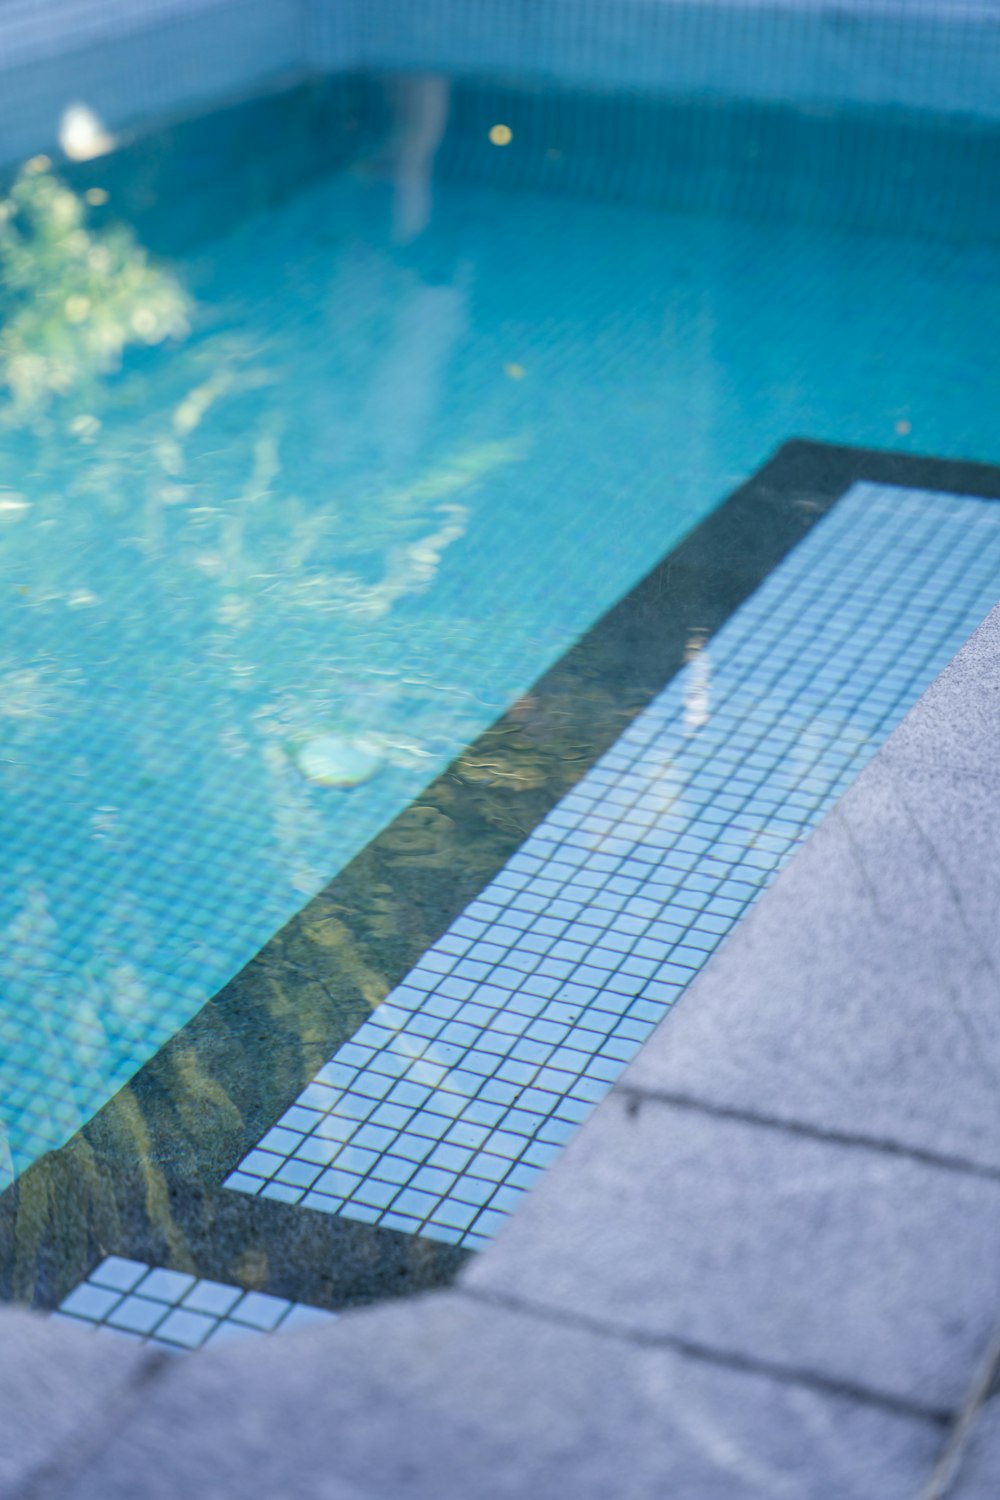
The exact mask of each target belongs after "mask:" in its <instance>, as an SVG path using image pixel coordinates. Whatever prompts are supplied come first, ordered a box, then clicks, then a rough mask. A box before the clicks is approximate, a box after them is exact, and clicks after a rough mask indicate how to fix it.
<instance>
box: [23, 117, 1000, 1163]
mask: <svg viewBox="0 0 1000 1500" xmlns="http://www.w3.org/2000/svg"><path fill="white" fill-rule="evenodd" d="M497 149H501V148H497ZM502 149H504V150H509V151H515V150H516V149H517V139H516V137H515V139H514V140H513V141H512V142H511V144H510V146H508V147H505V148H502ZM486 160H487V161H488V156H487V158H486ZM34 180H35V182H36V183H37V182H48V181H49V180H50V174H49V173H48V172H45V171H41V172H39V173H37V174H36V177H35V179H34ZM84 186H85V184H83V183H80V182H78V181H76V180H75V191H76V197H77V205H76V207H75V208H73V209H71V208H70V207H69V205H68V204H66V203H64V202H63V200H58V202H57V205H56V211H55V218H54V219H52V218H51V215H50V219H49V220H46V223H47V224H48V225H49V230H50V231H51V233H50V234H49V238H48V240H46V242H45V246H44V247H40V246H39V245H38V244H37V243H36V245H35V248H34V252H33V254H34V259H33V262H32V265H33V269H32V271H31V275H30V276H29V277H28V284H27V286H26V287H25V285H23V284H18V283H17V267H16V264H15V263H13V262H11V261H8V262H6V263H5V265H6V276H7V282H6V286H5V288H4V296H5V297H6V299H7V308H6V323H5V331H4V333H3V335H0V364H2V368H0V381H2V382H3V383H4V385H5V387H6V397H5V401H4V404H3V410H2V413H0V423H2V426H0V820H2V827H3V834H4V857H3V870H2V884H0V1141H2V1142H3V1144H2V1145H0V1175H2V1174H3V1173H4V1172H5V1173H6V1174H8V1175H9V1174H10V1173H11V1172H12V1171H16V1170H20V1169H23V1168H24V1167H25V1166H27V1165H28V1164H29V1163H30V1162H31V1161H32V1160H33V1159H35V1158H36V1157H37V1156H38V1155H39V1154H41V1153H42V1152H43V1151H45V1150H46V1149H48V1148H50V1147H53V1146H56V1145H58V1144H60V1143H61V1142H62V1141H64V1140H65V1139H66V1138H67V1137H68V1136H69V1135H70V1134H72V1132H73V1131H74V1130H75V1129H76V1128H77V1127H78V1126H79V1125H80V1124H81V1123H83V1122H84V1121H85V1120H86V1119H88V1118H89V1117H90V1115H91V1114H93V1112H94V1111H95V1110H96V1109H97V1108H98V1107H99V1106H100V1105H101V1103H103V1102H104V1100H106V1099H107V1098H108V1097H110V1095H111V1094H112V1093H113V1092H114V1091H115V1090H116V1089H117V1088H118V1087H119V1086H120V1085H121V1084H123V1083H124V1082H125V1081H127V1079H128V1078H129V1077H130V1076H131V1075H132V1074H133V1073H134V1071H135V1070H136V1068H138V1067H139V1066H140V1065H141V1064H142V1063H143V1062H144V1061H145V1060H146V1059H147V1058H148V1057H149V1056H150V1055H151V1054H152V1053H153V1052H154V1051H155V1050H156V1048H157V1047H158V1046H160V1045H161V1044H162V1042H164V1041H165V1040H166V1039H167V1038H168V1037H170V1036H171V1035H172V1034H173V1033H174V1032H175V1031H176V1030H177V1029H178V1027H179V1026H180V1025H182V1024H183V1023H184V1022H185V1021H186V1020H187V1019H188V1018H189V1017H190V1016H191V1015H192V1014H194V1012H195V1011H197V1010H198V1008H199V1007H200V1006H201V1005H202V1004H203V1003H204V1001H205V1000H206V999H207V998H208V997H209V996H210V995H211V994H212V993H214V991H216V990H217V989H218V988H219V987H220V986H221V985H222V984H223V983H225V982H226V981H227V980H228V979H229V978H230V977H231V976H232V975H233V974H234V973H235V972H236V971H237V970H238V969H239V968H240V967H241V966H242V965H243V964H244V963H245V962H246V961H247V960H248V959H249V958H250V957H251V956H252V955H253V954H254V952H256V951H257V949H258V948H259V947H260V946H261V944H262V943H264V942H265V941H266V940H267V939H268V938H269V937H270V936H271V935H272V934H273V933H274V932H275V930H276V929H277V928H278V927H279V926H280V925H281V924H282V923H283V922H284V921H285V920H287V919H288V918H289V917H290V916H291V915H292V914H293V913H294V912H295V911H296V910H298V909H299V908H300V907H301V906H302V904H303V903H304V901H305V900H306V899H307V898H308V897H309V896H311V895H312V894H314V893H315V892H316V891H317V890H319V889H320V888H321V887H322V886H323V885H324V884H325V883H326V882H327V881H328V880H329V879H330V878H331V876H332V875H333V874H335V873H336V872H337V870H339V869H340V868H341V867H342V866H343V865H344V863H345V862H346V861H347V860H349V859H350V858H351V856H352V855H353V854H355V853H356V852H357V851H358V850H359V849H360V848H361V847H362V846H363V845H364V844H365V843H366V842H367V841H368V840H369V839H370V838H371V837H372V836H373V835H374V834H375V833H377V832H378V830H379V829H380V828H382V827H383V826H384V825H385V824H386V823H387V822H388V821H389V820H390V819H391V818H392V817H393V816H394V814H395V813H397V812H398V811H399V810H400V809H401V808H403V807H405V806H406V805H407V804H408V803H409V801H410V800H411V799H412V798H413V796H414V795H415V794H416V793H417V792H418V791H419V790H420V789H421V787H422V786H424V785H426V783H427V782H428V781H429V780H430V779H431V778H432V777H433V776H434V775H435V774H436V773H437V772H438V771H440V770H441V769H442V767H444V766H445V765H446V764H447V763H448V762H449V760H450V759H451V758H452V757H453V756H454V755H455V753H456V752H457V751H458V750H459V749H460V748H461V747H462V746H464V745H465V744H467V743H468V742H469V741H470V740H471V739H472V738H473V737H474V736H475V735H476V734H477V733H478V732H479V731H481V730H482V729H483V728H485V727H486V726H487V725H488V724H489V723H491V722H492V721H493V720H494V719H495V718H496V717H497V715H498V713H499V712H500V711H501V710H502V709H504V708H505V707H506V706H508V705H509V704H510V703H511V702H512V701H513V700H515V699H516V698H517V697H518V696H519V695H520V694H522V693H523V692H524V691H525V690H526V689H527V688H528V687H529V685H530V684H531V683H532V681H533V680H534V679H535V678H536V677H537V676H538V675H539V674H540V673H541V671H543V670H544V669H545V668H546V667H547V666H548V665H549V664H551V663H552V662H553V661H554V660H555V659H556V658H557V657H558V656H559V655H560V654H561V653H562V652H563V651H564V650H565V649H566V648H567V647H568V646H569V645H570V644H571V643H572V642H573V641H574V640H575V639H576V638H577V637H578V636H579V635H580V633H581V632H582V631H583V630H584V629H585V628H586V627H587V626H588V625H590V624H591V623H592V622H593V621H594V619H595V618H596V617H597V616H598V615H600V613H601V612H602V611H604V610H605V609H607V608H608V607H609V606H610V605H611V604H612V603H613V602H614V601H615V600H616V599H618V598H619V597H620V596H621V595H622V594H623V593H624V592H625V591H626V590H627V589H628V588H629V587H630V586H631V585H633V584H634V583H635V582H636V581H637V580H638V579H639V578H640V577H641V576H642V575H643V574H644V573H645V572H646V571H647V569H648V568H649V567H650V566H651V564H652V563H653V562H654V561H656V560H657V559H658V558H659V557H660V556H662V555H663V554H664V553H665V552H666V551H667V550H668V549H669V548H670V547H671V546H672V545H673V544H674V543H675V542H676V541H677V540H678V539H679V538H680V537H681V536H682V535H683V534H684V533H685V532H686V531H687V530H688V529H689V528H690V527H691V526H692V525H693V524H694V523H695V522H696V521H697V520H698V519H699V518H700V517H702V516H704V515H705V514H706V513H707V512H708V511H709V510H710V509H711V508H712V507H713V506H714V505H715V504H716V503H717V502H718V501H719V500H720V499H721V498H722V496H723V495H725V493H726V492H727V491H729V490H730V489H732V488H733V486H734V485H735V484H736V483H737V482H738V481H739V480H740V479H741V478H743V477H744V476H745V475H747V474H748V473H749V472H751V471H752V470H753V469H755V468H756V467H758V466H759V465H760V464H761V462H762V461H763V459H764V458H765V457H766V456H767V454H768V452H769V451H770V450H771V449H772V448H774V447H775V446H776V445H777V444H778V443H780V442H782V441H783V440H785V439H787V438H788V437H790V436H792V435H807V436H809V437H813V438H821V439H831V440H835V441H837V442H841V443H852V444H860V445H870V446H877V447H882V448H892V447H900V448H906V449H913V450H915V451H923V452H927V453H935V454H938V455H942V456H949V455H950V456H960V457H965V458H975V459H981V460H993V461H1000V428H998V425H997V420H996V410H995V402H994V401H993V399H992V394H991V392H992V376H993V371H994V369H995V361H996V343H997V337H996V333H997V327H998V314H1000V274H998V273H1000V250H998V247H997V246H996V245H995V244H981V243H976V242H975V241H973V240H970V239H968V238H967V239H965V240H956V241H949V240H948V239H947V238H933V237H929V236H928V237H917V236H913V235H908V234H906V233H873V232H861V231H848V230H844V229H839V228H837V227H836V225H830V224H820V223H811V224H810V223H805V224H804V223H797V222H795V221H794V218H788V219H784V220H778V219H774V220H771V221H765V220H755V219H753V218H752V217H739V218H738V217H735V216H734V217H727V216H725V215H719V214H716V215H714V216H708V215H706V216H701V217H699V216H697V215H680V214H676V215H674V214H670V213H667V212H665V211H662V210H658V209H654V208H650V207H644V206H642V205H636V204H629V203H627V202H610V201H608V200H607V199H598V198H596V197H595V198H594V199H588V198H587V197H586V196H580V195H576V196H565V197H562V198H554V197H546V196H544V195H540V194H537V193H533V192H523V193H515V192H512V191H510V190H509V189H508V188H506V187H501V186H491V185H490V179H489V174H488V170H487V171H486V172H484V176H483V180H482V181H481V182H479V183H476V184H471V185H470V184H469V183H468V182H457V181H453V180H448V179H447V178H444V179H441V180H437V181H434V180H433V178H432V181H431V185H430V187H429V189H428V194H427V198H426V201H423V200H422V199H421V196H420V192H419V191H418V192H417V194H416V197H414V193H413V190H412V185H410V186H409V187H408V186H407V184H406V183H405V182H404V181H403V179H402V178H400V177H399V176H398V174H397V180H396V182H395V184H394V183H393V181H392V180H386V178H385V177H384V175H379V174H378V173H375V172H372V171H371V170H367V169H346V170H343V171H340V172H338V173H335V174H331V175H329V176H327V177H325V178H322V179H321V180H318V181H316V182H314V183H313V184H312V185H311V186H308V187H307V188H304V189H302V190H301V191H298V192H296V193H295V194H293V195H292V196H290V197H289V198H288V199H287V200H286V201H284V202H283V203H281V204H280V205H279V206H276V207H273V208H271V209H270V210H269V211H267V212H265V213H250V214H247V215H246V216H245V217H244V218H243V220H242V221H241V222H239V223H238V224H237V225H236V226H235V227H234V228H232V229H231V230H230V232H229V233H227V234H226V235H224V236H222V237H221V238H220V237H216V238H206V237H199V236H198V235H197V234H194V235H193V236H191V239H190V243H189V245H188V247H187V249H186V250H185V251H184V252H183V253H178V254H176V255H175V256H172V257H166V258H162V257H161V258H159V259H156V260H155V261H154V262H152V266H153V269H152V272H151V274H150V279H149V280H148V281H143V280H142V275H140V273H139V272H138V271H135V266H136V265H137V264H138V262H137V261H135V260H134V255H135V253H137V252H135V250H134V249H127V252H126V251H122V252H121V253H122V254H124V255H125V264H126V265H127V266H131V267H132V268H133V272H134V275H135V278H136V279H135V284H134V287H133V289H132V290H131V291H129V290H128V286H127V285H126V282H127V277H126V276H124V275H123V274H119V273H118V272H116V270H115V267H116V265H117V262H115V261H114V255H116V254H118V253H119V250H116V249H115V245H114V241H113V240H109V238H108V236H109V234H110V233H111V231H110V230H109V229H107V228H105V227H102V225H104V224H105V223H107V222H110V221H109V220H108V217H107V216H108V213H110V212H111V211H112V210H113V208H114V203H113V202H112V203H110V204H109V205H107V208H106V209H105V207H104V206H103V205H101V204H97V205H91V204H89V203H86V202H85V201H81V190H82V188H83V187H84ZM973 188H974V185H973V184H971V183H970V192H971V191H973ZM60 202H63V206H62V208H61V209H60V208H59V207H58V203H60ZM60 213H63V214H64V218H65V222H62V221H60V219H59V215H60ZM77 213H79V214H82V215H83V216H84V217H83V221H82V222H83V224H85V225H86V224H89V225H90V226H91V227H90V228H89V229H85V228H83V227H82V226H81V223H77V222H76V219H75V217H74V215H75V214H77ZM157 213H158V214H161V215H166V216H169V214H170V204H169V203H167V204H163V205H162V206H161V207H160V208H158V209H157ZM424 221H425V222H424ZM422 223H423V225H424V227H422V228H420V227H419V226H420V225H421V224H422ZM4 232H8V233H9V226H8V230H6V231H5V230H4V229H3V227H2V226H0V234H3V233H4ZM141 232H142V231H141V227H140V226H137V227H136V230H135V234H136V236H137V240H136V243H138V240H139V238H141ZM81 235H89V236H90V237H89V238H86V239H81V238H80V236H81ZM74 237H75V238H74ZM42 248H44V251H45V253H44V255H43V254H42ZM95 256H96V259H95ZM109 257H110V259H109ZM82 260H85V261H86V263H87V267H88V269H87V271H86V274H85V277H84V280H83V281H81V279H80V278H81V275H82V274H83V273H81V270H80V262H81V261H82ZM143 274H145V273H143ZM81 287H82V288H83V289H82V290H81ZM80 299H83V300H82V301H81V300H80ZM84 302H86V304H87V305H86V306H84V305H83V303H84ZM15 315H16V316H15ZM150 318H152V323H150V321H149V320H150ZM81 330H84V331H88V330H89V331H90V332H92V333H93V334H94V337H93V338H92V339H91V338H90V337H89V334H88V337H87V338H84V336H83V333H82V332H81ZM167 333H169V336H165V337H163V338H162V340H161V339H160V335H161V334H167ZM116 339H117V340H118V341H119V342H121V341H124V344H125V348H124V351H123V356H122V360H121V362H119V360H118V358H117V355H116V352H115V347H114V346H115V340H116ZM155 340H160V341H155ZM33 361H34V362H33ZM119 363H120V364H121V367H120V368H119ZM39 392H40V393H39ZM317 742H318V748H317ZM331 743H332V744H333V745H334V747H335V753H336V755H337V756H339V757H341V758H343V757H344V756H347V757H348V761H349V772H351V774H353V775H354V776H356V775H357V774H359V771H358V768H359V767H360V768H361V769H362V770H364V771H372V772H373V774H371V775H370V776H368V778H367V779H364V780H362V781H361V782H360V784H357V785H351V786H344V785H338V786H331V785H323V784H319V782H318V781H317V780H316V778H315V776H314V775H313V776H310V774H309V773H310V771H312V772H315V770H316V769H317V766H320V768H321V769H322V765H323V764H324V756H325V757H326V762H327V763H328V761H329V756H330V746H331ZM310 747H311V749H310ZM317 757H318V760H317ZM351 774H349V776H348V779H351Z"/></svg>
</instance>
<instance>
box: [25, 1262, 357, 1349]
mask: <svg viewBox="0 0 1000 1500" xmlns="http://www.w3.org/2000/svg"><path fill="white" fill-rule="evenodd" d="M52 1316H53V1317H55V1318H65V1319H66V1320H67V1321H68V1322H72V1323H83V1324H85V1325H87V1326H89V1327H91V1328H94V1329H96V1330H98V1331H100V1332H103V1333H113V1334H116V1335H118V1336H119V1337H127V1338H133V1339H139V1340H141V1341H143V1342H147V1343H154V1344H163V1345H165V1346H166V1347H167V1348H170V1349H174V1350H182V1349H200V1348H202V1347H203V1346H204V1345H207V1344H218V1343H221V1342H222V1341H223V1340H224V1339H234V1338H242V1337H244V1336H248V1335H253V1334H255V1333H272V1332H276V1331H278V1330H281V1331H289V1330H291V1329H294V1328H305V1327H308V1326H309V1325H310V1324H313V1323H323V1322H328V1321H329V1320H330V1319H331V1318H333V1317H335V1316H336V1314H334V1313H331V1312H327V1311H325V1310H324V1309H323V1308H320V1307H310V1306H309V1305H308V1304H306V1303H304V1302H289V1301H288V1300H287V1298H285V1297H272V1296H270V1295H268V1294H267V1293H265V1292H248V1291H245V1290H244V1289H243V1288H242V1287H238V1286H230V1285H229V1284H227V1283H226V1282H222V1281H207V1280H205V1279H204V1278H202V1279H197V1278H196V1277H194V1276H190V1275H188V1274H186V1273H185V1272H183V1271H168V1270H164V1269H162V1268H161V1267H158V1266H149V1265H146V1264H145V1263H144V1262H143V1261H138V1260H126V1259H125V1258H124V1257H123V1256H120V1255H109V1256H107V1257H106V1258H105V1259H104V1260H102V1261H101V1264H100V1265H99V1266H96V1267H95V1268H94V1270H93V1271H91V1273H90V1275H89V1276H88V1277H87V1279H86V1280H85V1281H82V1282H81V1283H80V1285H79V1286H77V1287H74V1289H73V1291H71V1292H70V1293H69V1295H68V1296H67V1297H64V1298H63V1300H62V1302H61V1303H60V1305H59V1310H58V1311H57V1312H55V1313H53V1314H52Z"/></svg>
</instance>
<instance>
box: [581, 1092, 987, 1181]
mask: <svg viewBox="0 0 1000 1500" xmlns="http://www.w3.org/2000/svg"><path fill="white" fill-rule="evenodd" d="M612 1094H619V1095H621V1096H622V1097H623V1098H624V1099H625V1100H626V1101H627V1104H626V1108H627V1109H628V1111H629V1113H630V1114H636V1113H637V1112H638V1109H639V1107H640V1105H641V1104H642V1103H647V1102H648V1103H650V1104H663V1105H667V1106H669V1107H671V1108H674V1109H681V1110H689V1111H691V1112H692V1113H694V1114H703V1115H711V1116H712V1118H713V1119H719V1120H735V1121H738V1122H741V1123H743V1124H746V1125H751V1126H754V1127H756V1128H759V1129H761V1130H776V1131H780V1132H783V1133H784V1134H786V1135H794V1136H801V1137H805V1138H806V1139H809V1140H814V1141H821V1142H825V1143H827V1144H828V1145H836V1146H846V1147H848V1148H850V1149H853V1150H860V1151H872V1152H876V1153H878V1154H880V1155H883V1156H902V1157H905V1158H906V1159H907V1160H909V1161H918V1162H921V1163H922V1164H923V1165H924V1166H929V1167H936V1168H937V1169H938V1170H939V1171H943V1172H952V1173H956V1174H958V1175H960V1176H966V1177H983V1178H986V1180H987V1181H990V1182H998V1181H1000V1167H988V1166H985V1165H984V1164H982V1163H980V1162H975V1161H969V1160H967V1159H966V1158H964V1157H960V1156H945V1155H942V1154H939V1153H938V1152H936V1151H928V1150H925V1149H924V1148H922V1147H920V1146H906V1145H904V1144H903V1143H902V1142H900V1141H893V1140H888V1139H884V1138H880V1137H878V1136H866V1135H860V1134H854V1133H853V1132H850V1131H846V1130H827V1129H823V1128H822V1127H821V1126H818V1125H810V1124H808V1123H806V1122H805V1121H800V1120H783V1119H779V1118H778V1117H776V1116H774V1115H763V1114H757V1113H756V1112H755V1111H754V1110H749V1109H739V1108H737V1107H736V1106H734V1105H727V1104H713V1103H712V1102H711V1101H709V1100H706V1099H696V1098H695V1097H694V1096H693V1095H689V1094H678V1093H674V1092H673V1091H672V1090H669V1089H657V1088H650V1087H647V1086H645V1085H643V1084H634V1083H629V1082H627V1080H623V1081H622V1082H621V1083H619V1084H616V1085H615V1087H614V1089H613V1090H612ZM609 1097H610V1096H609Z"/></svg>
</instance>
